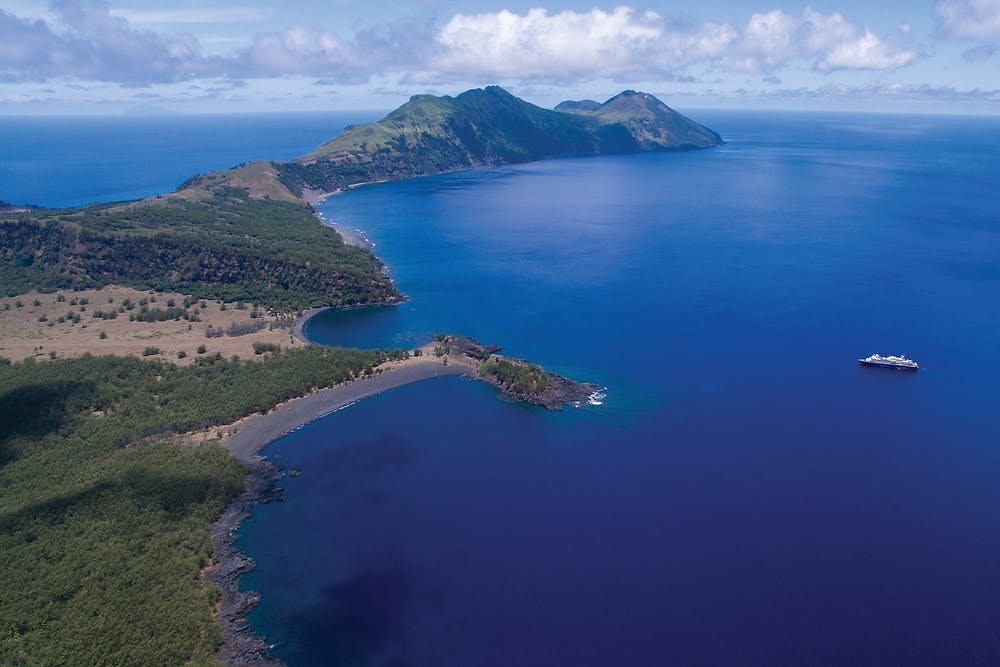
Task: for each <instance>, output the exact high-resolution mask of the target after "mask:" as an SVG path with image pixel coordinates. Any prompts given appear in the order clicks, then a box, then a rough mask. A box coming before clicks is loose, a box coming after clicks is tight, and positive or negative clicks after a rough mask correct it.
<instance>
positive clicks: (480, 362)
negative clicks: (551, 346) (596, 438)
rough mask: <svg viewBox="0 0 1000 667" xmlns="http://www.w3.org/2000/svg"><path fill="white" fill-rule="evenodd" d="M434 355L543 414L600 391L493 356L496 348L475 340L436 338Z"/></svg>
mask: <svg viewBox="0 0 1000 667" xmlns="http://www.w3.org/2000/svg"><path fill="white" fill-rule="evenodd" d="M435 343H436V345H435V354H438V355H439V356H442V357H445V356H450V357H452V358H454V357H458V358H459V360H460V362H461V363H465V364H467V365H470V366H473V367H474V368H475V369H476V373H477V377H478V379H480V380H482V381H483V382H486V383H487V384H489V385H492V386H494V387H496V388H497V389H498V390H499V391H500V392H501V393H502V394H504V395H506V396H509V397H511V398H513V399H515V400H518V401H521V402H523V403H530V404H531V405H539V406H541V407H543V408H545V409H546V410H562V408H563V406H564V405H582V404H584V403H588V402H590V401H591V399H592V397H593V396H595V395H597V394H599V393H600V392H602V391H603V390H604V387H601V386H600V385H596V384H594V383H592V382H578V381H577V380H572V379H570V378H567V377H563V376H562V375H559V374H557V373H553V372H552V371H548V370H545V369H544V368H542V367H541V366H538V365H536V364H532V363H529V362H527V361H525V360H523V359H515V358H512V357H505V356H503V355H500V354H497V352H499V351H500V349H501V348H500V347H499V346H497V345H483V344H482V343H480V342H479V341H477V340H476V339H475V338H468V337H466V336H455V335H451V334H438V335H437V336H436V337H435Z"/></svg>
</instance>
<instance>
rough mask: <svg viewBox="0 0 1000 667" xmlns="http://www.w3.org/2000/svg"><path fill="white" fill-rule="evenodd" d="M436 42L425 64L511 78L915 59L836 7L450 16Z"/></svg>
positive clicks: (880, 66) (871, 64) (865, 65)
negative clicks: (672, 16)
mask: <svg viewBox="0 0 1000 667" xmlns="http://www.w3.org/2000/svg"><path fill="white" fill-rule="evenodd" d="M904 33H905V31H901V33H900V35H901V36H902V35H904ZM436 42H437V45H438V47H439V53H438V55H437V56H436V57H435V58H433V59H432V60H431V61H430V62H429V63H428V65H429V69H430V70H431V71H433V72H437V73H439V74H448V73H451V74H454V75H470V74H471V75H486V76H501V77H503V76H506V77H519V78H556V79H558V78H565V77H580V76H584V77H587V76H589V77H595V78H596V77H613V76H616V75H620V74H623V73H631V72H645V73H647V74H648V73H655V72H656V70H658V69H660V70H662V69H671V68H680V67H685V66H688V65H691V64H694V63H706V64H710V65H713V66H716V67H721V68H724V69H729V70H736V71H748V72H760V71H772V70H776V69H780V68H783V67H785V66H787V65H789V64H790V63H792V62H795V61H805V62H809V63H811V64H812V65H813V66H814V67H815V68H816V69H818V70H820V71H823V72H831V71H834V70H841V69H867V70H884V69H893V68H897V67H903V66H905V65H908V64H909V63H911V62H913V61H914V60H916V59H917V57H918V54H917V52H916V51H913V50H910V49H907V48H904V47H902V46H899V45H897V44H896V43H895V42H896V40H891V39H890V40H885V39H881V38H879V37H878V36H877V35H875V34H874V33H872V32H871V31H870V30H868V29H867V28H865V27H864V26H861V25H859V24H857V23H855V22H853V21H851V20H849V19H847V18H845V17H844V16H843V15H841V14H839V13H836V12H834V13H832V14H821V13H819V12H817V11H814V10H812V9H809V8H807V9H806V10H804V11H803V12H801V13H796V14H793V13H787V12H784V11H782V10H775V11H772V12H768V13H763V14H754V15H753V16H752V17H751V19H750V21H749V22H748V23H747V25H746V26H744V27H743V28H742V29H740V28H737V27H735V26H733V25H731V24H728V23H715V22H707V23H702V24H690V23H683V22H675V21H670V20H668V19H665V18H664V17H663V16H661V15H659V14H657V13H655V12H651V11H645V12H643V11H639V10H636V9H633V8H631V7H618V8H616V9H615V10H613V11H611V12H605V11H603V10H601V9H592V10H591V11H589V12H583V13H581V12H574V11H564V12H560V13H556V14H549V13H548V12H547V11H546V10H544V9H532V10H529V11H528V12H527V13H526V14H515V13H513V12H510V11H508V10H503V11H500V12H494V13H484V14H471V15H467V14H458V15H456V16H454V17H453V18H452V19H451V20H450V21H448V23H446V24H445V25H444V26H443V27H442V28H441V29H440V30H439V31H438V33H437V35H436Z"/></svg>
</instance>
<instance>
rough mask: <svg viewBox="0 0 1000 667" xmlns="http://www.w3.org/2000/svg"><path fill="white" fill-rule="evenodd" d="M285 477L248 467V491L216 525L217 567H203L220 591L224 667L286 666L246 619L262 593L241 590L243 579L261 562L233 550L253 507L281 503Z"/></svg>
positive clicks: (263, 464) (261, 462)
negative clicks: (282, 484)
mask: <svg viewBox="0 0 1000 667" xmlns="http://www.w3.org/2000/svg"><path fill="white" fill-rule="evenodd" d="M282 476H283V475H282V473H281V470H280V469H279V468H278V467H277V466H276V465H274V464H273V463H271V462H269V461H267V460H265V459H262V458H257V460H255V461H253V462H252V463H251V464H250V471H249V473H248V474H247V477H246V490H245V491H244V492H243V493H241V494H240V495H239V496H238V497H237V498H236V500H234V501H233V502H232V503H230V504H229V507H227V508H226V511H225V512H223V513H222V516H220V517H219V518H218V519H216V521H215V523H213V524H212V546H213V548H214V550H215V555H216V563H214V564H213V565H211V566H209V567H208V568H206V569H205V572H204V576H205V578H206V579H208V580H209V581H211V582H213V583H215V584H216V585H217V586H218V587H219V590H220V591H221V596H220V597H219V602H218V606H217V611H216V619H217V620H218V622H219V627H220V628H221V629H222V636H223V643H222V645H221V646H219V648H218V650H217V651H216V654H215V657H216V658H218V659H219V660H220V661H222V662H223V663H224V664H226V665H259V666H261V667H265V666H266V667H283V665H284V664H285V663H283V662H282V661H281V660H278V659H277V658H275V657H273V656H271V655H270V654H269V653H268V651H269V650H270V646H268V644H267V642H265V641H264V639H263V637H260V636H259V635H257V634H256V633H255V632H254V631H253V629H252V628H251V627H250V624H249V622H248V621H247V614H249V613H250V611H251V610H252V609H253V608H254V607H255V606H257V603H258V602H259V601H260V595H259V594H258V593H256V592H254V591H247V592H242V591H240V590H239V583H240V577H242V576H243V575H244V574H246V573H247V572H251V571H252V570H253V569H254V568H256V566H257V564H256V563H255V562H254V560H253V559H252V558H250V557H249V556H247V555H246V554H244V553H243V552H242V551H240V550H239V549H237V548H236V547H235V546H234V543H235V542H236V538H237V534H236V531H237V530H238V529H239V527H240V524H241V523H243V521H244V520H245V519H246V518H247V517H249V516H250V509H251V508H252V507H253V505H254V504H255V503H268V502H273V501H275V500H281V487H279V486H278V485H277V482H278V480H279V479H281V477H282Z"/></svg>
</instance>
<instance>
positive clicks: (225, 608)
mask: <svg viewBox="0 0 1000 667" xmlns="http://www.w3.org/2000/svg"><path fill="white" fill-rule="evenodd" d="M322 310H324V309H323V308H314V309H311V310H309V311H307V312H305V313H303V315H302V316H301V317H300V318H299V319H298V321H297V322H296V323H295V326H294V327H293V330H292V332H293V334H294V335H295V336H297V337H298V338H300V339H301V340H303V341H304V342H306V343H309V342H311V341H309V340H308V338H306V337H305V335H304V334H303V332H302V327H303V326H304V324H305V323H306V322H307V321H308V320H309V318H310V317H312V316H313V315H315V314H316V313H317V312H320V311H322ZM499 350H500V348H499V347H498V346H495V345H482V344H481V343H479V342H478V341H477V340H475V339H473V338H468V337H464V336H453V335H448V334H440V335H439V336H437V337H436V338H435V340H434V341H433V342H431V343H429V344H427V345H425V346H424V347H423V348H421V349H420V354H419V355H418V356H413V357H411V358H409V359H407V360H404V361H402V362H394V365H390V366H389V367H388V368H387V369H386V370H384V371H383V372H381V373H379V374H376V375H375V376H373V377H369V378H363V379H358V380H354V381H351V382H348V383H345V384H343V385H339V386H337V387H330V388H327V389H322V390H320V391H318V392H316V393H313V394H310V395H308V396H304V397H302V398H298V399H293V400H292V401H289V402H288V403H286V404H284V405H282V406H280V407H278V408H276V409H275V410H272V411H271V412H269V413H267V414H264V415H257V416H253V417H250V418H248V419H246V420H244V421H241V422H240V423H239V424H238V427H234V428H231V429H230V434H229V436H228V437H227V438H226V440H225V441H224V442H223V444H224V445H225V447H226V448H227V449H229V451H230V452H231V453H232V455H233V456H235V457H236V458H238V459H239V460H240V461H242V462H243V463H244V464H246V465H247V467H248V473H247V477H246V490H245V491H244V492H243V493H242V494H240V495H239V496H238V497H237V498H236V499H235V500H234V501H233V502H232V503H230V505H229V506H228V507H227V508H226V510H225V512H223V513H222V515H221V516H220V517H219V518H218V519H217V520H216V521H215V522H214V523H213V524H212V544H213V547H214V550H215V554H216V562H215V563H214V564H213V565H211V566H209V567H208V568H206V569H205V571H204V577H205V578H206V579H207V580H209V581H212V582H214V583H215V584H216V585H218V587H219V589H220V591H221V593H222V594H221V597H220V600H219V603H218V607H217V611H216V617H217V619H218V622H219V626H220V627H221V629H222V634H223V638H224V639H223V643H222V645H221V646H220V647H219V649H218V651H217V653H216V657H217V658H218V659H219V660H220V661H222V662H223V663H224V664H227V665H261V666H267V667H272V666H281V665H284V663H283V662H281V661H280V660H278V659H277V658H274V657H273V656H271V655H270V654H269V652H268V651H269V649H270V646H268V644H267V642H266V641H265V640H264V638H263V637H260V636H258V635H257V634H255V633H254V631H253V629H252V628H251V627H250V625H249V623H248V621H247V615H248V614H249V613H250V611H251V610H252V609H253V608H254V607H255V606H256V605H257V603H258V602H259V601H260V596H259V595H258V594H257V593H256V592H253V591H247V592H241V591H240V590H239V579H240V577H241V576H243V575H244V574H246V573H247V572H251V571H252V570H253V569H254V568H255V567H256V563H255V562H254V560H253V559H252V558H250V557H249V556H247V555H246V554H244V553H243V552H241V551H240V550H239V549H237V548H236V547H235V546H234V543H235V542H236V539H237V531H238V529H239V527H240V524H241V523H242V522H243V521H244V520H245V519H246V518H247V517H249V516H250V511H251V509H252V507H253V505H254V504H255V503H268V502H276V501H280V500H281V499H282V496H281V492H282V490H281V487H279V486H278V482H279V481H280V480H281V478H282V477H284V472H283V470H282V469H281V468H280V467H279V466H276V465H275V464H273V463H271V462H270V461H268V460H267V459H266V458H264V457H262V456H260V455H259V454H258V452H259V451H260V450H261V449H263V448H264V447H266V446H267V445H268V444H270V443H271V442H273V441H274V440H276V439H278V438H280V437H281V436H282V435H284V434H286V433H288V432H290V431H292V430H294V429H296V428H298V427H299V426H301V425H303V424H306V423H308V422H310V421H313V420H315V419H318V418H320V417H323V416H325V415H327V414H329V413H331V412H333V411H335V410H338V409H340V408H342V407H345V406H347V405H350V404H352V403H354V402H356V401H358V400H361V399H362V398H365V397H368V396H372V395H374V394H378V393H381V392H383V391H387V390H389V389H393V388H395V387H399V386H403V385H405V384H411V383H413V382H419V381H421V380H425V379H429V378H432V377H440V376H446V375H461V376H465V377H468V378H470V379H475V380H479V381H481V382H486V383H487V384H489V385H491V386H493V387H496V388H497V390H498V391H499V392H500V393H501V394H503V395H506V396H509V397H511V398H513V399H515V400H519V401H522V402H525V403H529V404H532V405H537V406H540V407H544V408H545V409H547V410H560V409H562V407H563V405H581V404H584V403H586V402H588V401H590V400H591V398H592V396H594V395H595V393H598V392H601V391H603V388H602V387H600V386H598V385H595V384H592V383H587V382H577V381H575V380H571V379H569V378H565V377H562V376H561V375H557V374H556V373H552V372H551V371H547V370H544V369H542V368H540V367H539V366H536V365H534V364H529V363H528V362H526V361H523V360H521V359H513V358H509V357H503V356H501V355H498V354H497V352H498V351H499ZM491 359H492V360H493V362H494V363H496V362H497V361H498V360H499V361H500V362H501V363H503V364H506V365H509V366H510V367H513V368H516V369H526V370H525V372H529V373H533V374H535V375H537V376H538V377H542V376H544V380H542V381H540V382H539V384H540V385H541V390H540V391H521V390H519V389H518V388H517V386H515V385H513V384H512V383H509V382H504V381H502V380H501V379H500V378H499V377H498V376H496V375H491V374H490V373H487V372H483V369H484V368H486V367H487V365H488V362H490V360H491Z"/></svg>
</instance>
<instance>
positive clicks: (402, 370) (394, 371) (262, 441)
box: [223, 355, 476, 463]
mask: <svg viewBox="0 0 1000 667" xmlns="http://www.w3.org/2000/svg"><path fill="white" fill-rule="evenodd" d="M445 375H464V376H467V377H475V375H476V371H475V368H473V367H472V366H471V365H468V364H464V363H460V362H458V361H455V360H452V361H450V362H449V363H448V364H447V365H446V364H444V363H443V362H442V360H441V359H440V358H438V357H435V356H433V355H425V356H420V357H411V358H410V359H407V360H405V361H402V362H396V363H395V364H393V365H391V366H389V367H388V368H386V370H383V371H382V372H381V373H379V374H378V375H374V376H372V377H370V378H362V379H358V380H353V381H351V382H347V383H345V384H342V385H338V386H336V387H330V388H328V389H321V390H320V391H318V392H316V393H315V394H310V395H309V396H304V397H302V398H297V399H294V400H291V401H289V402H288V403H285V404H284V405H282V406H280V407H278V408H276V409H274V410H272V411H271V412H268V413H267V414H263V415H255V416H253V417H248V418H246V419H244V420H242V421H241V422H239V423H238V424H236V425H234V426H232V427H231V429H232V430H235V432H234V433H233V434H232V435H230V436H229V437H228V438H226V439H225V440H224V441H223V444H224V445H225V446H226V448H227V449H228V450H229V451H230V452H232V454H233V456H235V457H236V458H238V459H239V460H241V461H243V462H246V463H249V462H252V461H253V460H254V459H255V458H256V455H257V452H259V451H260V450H261V449H263V448H264V447H266V446H267V445H268V444H270V443H271V442H273V441H274V440H276V439H278V438H280V437H281V436H282V435H284V434H285V433H288V432H289V431H293V430H295V429H297V428H299V427H300V426H302V425H303V424H307V423H309V422H311V421H313V420H314V419H319V418H320V417H323V416H325V415H328V414H330V413H331V412H335V411H336V410H339V409H341V408H343V407H345V406H347V405H351V404H352V403H356V402H357V401H359V400H361V399H363V398H366V397H368V396H374V395H375V394H380V393H382V392H383V391H388V390H390V389H395V388H396V387H402V386H403V385H407V384H412V383H414V382H420V381H421V380H427V379H430V378H434V377H441V376H445Z"/></svg>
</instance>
